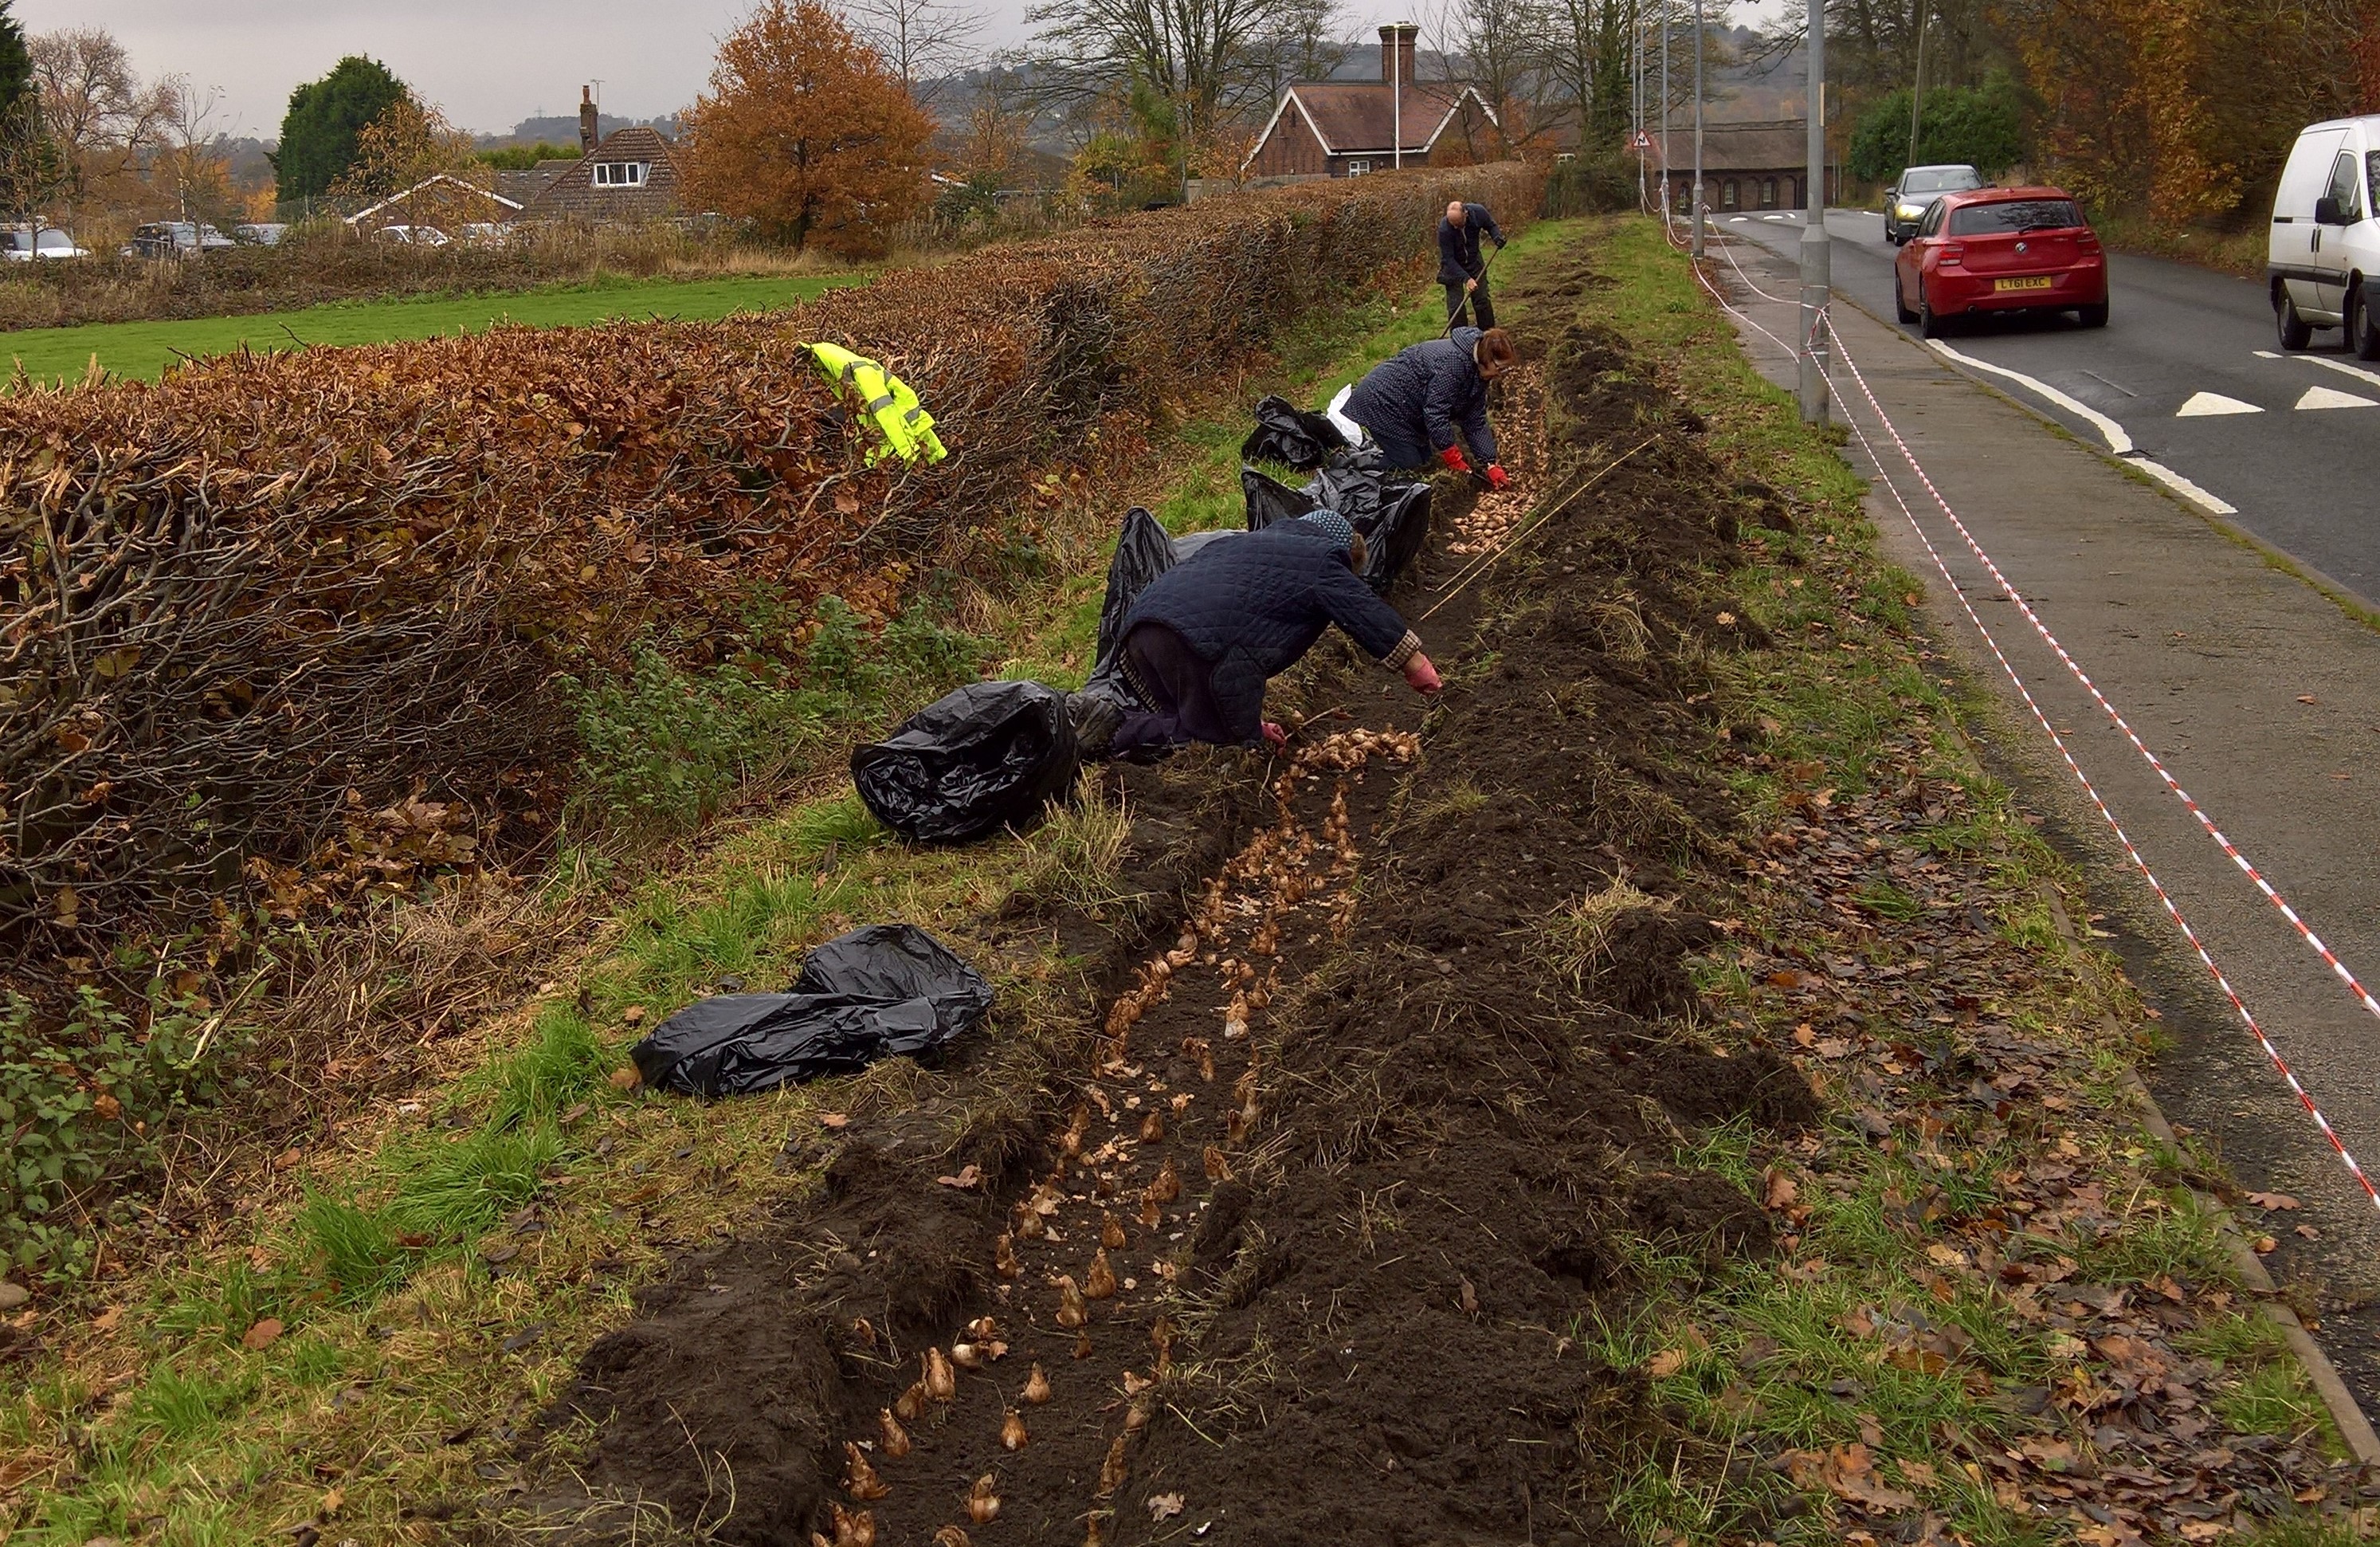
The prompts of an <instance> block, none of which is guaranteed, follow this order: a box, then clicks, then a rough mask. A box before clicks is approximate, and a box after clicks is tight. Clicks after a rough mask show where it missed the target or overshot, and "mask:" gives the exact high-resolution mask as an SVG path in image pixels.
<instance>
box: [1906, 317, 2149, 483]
mask: <svg viewBox="0 0 2380 1547" xmlns="http://www.w3.org/2000/svg"><path fill="white" fill-rule="evenodd" d="M1931 343H1932V345H1933V347H1934V349H1935V352H1937V354H1940V355H1942V356H1944V357H1945V358H1947V359H1954V360H1957V361H1958V362H1959V363H1960V364H1961V365H1966V366H1972V367H1973V368H1974V369H1975V370H1977V371H1988V372H1991V373H1992V374H1993V375H1995V376H2005V377H2007V378H2008V379H2009V380H2010V381H2011V382H2014V383H2016V384H2018V385H2019V386H2022V387H2023V388H2025V389H2026V390H2028V391H2031V392H2034V393H2037V394H2039V395H2040V396H2043V397H2046V398H2047V399H2048V400H2049V401H2050V402H2052V403H2055V404H2057V405H2058V407H2059V408H2063V409H2065V410H2066V411H2067V412H2068V413H2070V414H2072V415H2073V416H2074V417H2076V418H2077V419H2080V420H2083V421H2084V422H2085V423H2087V424H2089V425H2090V426H2091V427H2092V428H2093V429H2095V430H2096V431H2098V432H2099V433H2101V434H2102V435H2105V436H2107V449H2108V450H2109V451H2112V452H2114V453H2115V454H2116V455H2117V456H2119V457H2130V456H2131V454H2132V437H2131V435H2129V434H2127V433H2126V432H2125V431H2124V427H2123V426H2122V425H2120V424H2119V423H2117V422H2116V421H2115V420H2112V419H2109V418H2108V417H2107V415H2106V414H2103V413H2101V412H2100V411H2099V410H2098V409H2096V408H2092V407H2091V406H2090V405H2089V404H2087V403H2083V402H2082V401H2080V400H2078V399H2076V398H2072V397H2069V396H2067V395H2066V394H2064V393H2062V392H2060V391H2058V389H2057V388H2056V387H2054V386H2051V385H2050V384H2048V383H2047V382H2039V381H2035V380H2034V379H2033V378H2032V377H2031V376H2028V375H2026V374H2025V373H2024V372H2022V371H2011V370H2010V369H2009V368H2008V367H2007V366H2005V365H1994V364H1993V363H1992V362H1991V361H1990V360H1987V359H1976V358H1975V357H1974V356H1973V355H1965V354H1961V353H1960V352H1959V351H1958V350H1956V349H1953V348H1952V347H1950V346H1949V345H1948V344H1945V343H1943V342H1942V341H1941V340H1940V339H1938V338H1937V339H1934V340H1931Z"/></svg>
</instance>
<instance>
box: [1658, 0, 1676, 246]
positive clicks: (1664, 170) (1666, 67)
mask: <svg viewBox="0 0 2380 1547" xmlns="http://www.w3.org/2000/svg"><path fill="white" fill-rule="evenodd" d="M1677 204H1678V196H1677V195H1676V194H1674V193H1672V192H1670V0H1661V229H1662V230H1664V231H1667V230H1668V229H1669V228H1670V211H1671V210H1673V209H1675V208H1677Z"/></svg>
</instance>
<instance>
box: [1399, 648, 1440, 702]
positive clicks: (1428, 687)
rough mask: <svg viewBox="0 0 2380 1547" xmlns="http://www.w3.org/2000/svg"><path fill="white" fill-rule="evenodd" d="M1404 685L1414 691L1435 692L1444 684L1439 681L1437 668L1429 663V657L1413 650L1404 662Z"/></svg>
mask: <svg viewBox="0 0 2380 1547" xmlns="http://www.w3.org/2000/svg"><path fill="white" fill-rule="evenodd" d="M1405 686H1406V687H1408V688H1412V689H1413V690H1414V691H1415V692H1416V693H1435V692H1437V691H1438V690H1439V688H1443V687H1445V686H1446V684H1444V683H1442V682H1440V681H1439V679H1438V668H1437V667H1436V666H1433V665H1431V664H1429V657H1428V656H1427V655H1424V654H1423V653H1422V652H1419V651H1415V652H1413V655H1412V656H1411V657H1410V658H1409V659H1408V660H1407V661H1406V662H1405Z"/></svg>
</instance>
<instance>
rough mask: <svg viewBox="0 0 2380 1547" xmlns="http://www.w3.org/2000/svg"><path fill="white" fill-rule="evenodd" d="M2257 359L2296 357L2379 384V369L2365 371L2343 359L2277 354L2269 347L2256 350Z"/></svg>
mask: <svg viewBox="0 0 2380 1547" xmlns="http://www.w3.org/2000/svg"><path fill="white" fill-rule="evenodd" d="M2256 358H2257V359H2296V360H2303V361H2304V362H2305V363H2306V364H2308V365H2319V366H2321V367H2322V368H2323V369H2324V370H2325V371H2336V372H2338V373H2339V374H2340V375H2342V376H2352V377H2354V378H2355V379H2356V380H2357V381H2359V382H2369V383H2370V384H2372V385H2374V386H2380V371H2366V370H2364V369H2363V368H2362V366H2360V365H2350V364H2348V363H2347V362H2346V361H2345V360H2343V359H2324V358H2323V357H2322V356H2320V355H2277V354H2275V353H2273V351H2272V350H2270V349H2259V350H2257V351H2256Z"/></svg>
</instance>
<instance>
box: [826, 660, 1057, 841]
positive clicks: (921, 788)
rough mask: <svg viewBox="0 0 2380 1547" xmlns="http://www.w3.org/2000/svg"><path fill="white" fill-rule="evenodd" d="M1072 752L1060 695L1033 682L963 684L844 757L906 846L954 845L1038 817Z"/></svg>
mask: <svg viewBox="0 0 2380 1547" xmlns="http://www.w3.org/2000/svg"><path fill="white" fill-rule="evenodd" d="M1080 762H1081V758H1080V757H1079V755H1078V754H1077V752H1076V750H1075V727H1074V725H1073V722H1072V721H1070V720H1069V719H1068V718H1067V716H1066V696H1065V695H1064V694H1063V693H1061V692H1059V691H1058V690H1057V689H1056V688H1045V687H1043V686H1042V685H1041V684H1039V683H1038V682H971V683H969V684H967V685H966V686H965V687H964V688H959V689H958V690H957V691H955V692H953V693H948V694H945V695H944V696H942V697H941V698H940V699H937V700H934V701H933V702H932V703H929V704H928V705H927V706H926V707H925V708H923V709H921V710H919V711H918V712H917V713H915V714H913V715H911V716H910V717H909V718H908V720H907V721H906V722H905V723H904V724H903V725H902V726H901V728H900V729H899V730H897V731H895V732H894V733H893V734H892V736H891V737H888V738H886V739H885V740H882V741H878V742H874V743H872V744H870V745H868V746H866V747H862V748H860V749H857V750H856V751H855V752H853V753H852V754H851V778H852V782H853V783H854V784H856V785H857V786H859V798H860V799H862V800H864V801H866V802H867V803H868V810H871V811H873V812H875V813H876V818H877V820H878V821H880V822H882V823H884V825H885V826H887V827H890V828H891V829H892V831H894V832H895V833H898V834H901V836H903V837H905V838H906V839H908V840H909V841H910V842H912V843H925V844H963V843H966V842H968V841H970V840H972V839H976V838H980V837H982V836H983V835H985V834H988V833H994V832H997V831H999V830H1000V829H1001V828H1002V827H1005V826H1009V825H1012V824H1015V825H1024V824H1026V823H1029V822H1034V821H1036V820H1038V818H1039V817H1040V815H1041V812H1042V810H1043V808H1044V807H1046V806H1048V805H1049V803H1050V800H1052V799H1053V798H1057V797H1059V796H1061V795H1063V794H1064V793H1065V792H1066V791H1067V790H1068V789H1070V788H1072V787H1073V786H1074V782H1075V770H1076V768H1077V767H1078V766H1079V765H1080Z"/></svg>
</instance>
